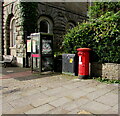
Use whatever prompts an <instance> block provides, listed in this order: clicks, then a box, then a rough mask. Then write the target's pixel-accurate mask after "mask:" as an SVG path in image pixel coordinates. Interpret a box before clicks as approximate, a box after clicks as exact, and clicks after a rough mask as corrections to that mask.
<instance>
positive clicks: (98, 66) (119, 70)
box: [91, 62, 120, 80]
mask: <svg viewBox="0 0 120 116" xmlns="http://www.w3.org/2000/svg"><path fill="white" fill-rule="evenodd" d="M91 76H93V77H103V78H108V79H115V80H119V79H120V64H117V63H104V64H102V63H97V62H93V63H91Z"/></svg>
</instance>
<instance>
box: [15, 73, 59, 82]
mask: <svg viewBox="0 0 120 116" xmlns="http://www.w3.org/2000/svg"><path fill="white" fill-rule="evenodd" d="M60 74H61V73H55V72H43V73H41V74H40V73H36V72H35V73H32V74H31V75H30V76H24V77H16V78H14V79H16V80H19V81H27V80H33V79H40V78H45V77H49V78H50V77H52V76H57V75H60Z"/></svg>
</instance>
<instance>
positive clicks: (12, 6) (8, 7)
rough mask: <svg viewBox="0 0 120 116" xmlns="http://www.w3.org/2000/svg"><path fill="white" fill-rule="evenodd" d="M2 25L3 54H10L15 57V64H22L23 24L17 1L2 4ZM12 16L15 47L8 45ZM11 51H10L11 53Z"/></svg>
mask: <svg viewBox="0 0 120 116" xmlns="http://www.w3.org/2000/svg"><path fill="white" fill-rule="evenodd" d="M3 13H4V14H3V20H4V22H3V27H4V54H5V55H9V54H12V55H14V56H15V57H16V60H17V63H18V64H17V65H20V66H23V58H24V56H25V45H24V42H23V24H22V17H21V11H20V8H19V2H12V3H9V4H4V11H3ZM12 18H14V19H15V20H16V31H17V38H16V47H14V48H12V47H10V21H11V19H12ZM11 52H12V53H11Z"/></svg>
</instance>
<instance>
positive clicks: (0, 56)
mask: <svg viewBox="0 0 120 116" xmlns="http://www.w3.org/2000/svg"><path fill="white" fill-rule="evenodd" d="M1 43H2V2H1V1H0V61H1V60H2V44H1Z"/></svg>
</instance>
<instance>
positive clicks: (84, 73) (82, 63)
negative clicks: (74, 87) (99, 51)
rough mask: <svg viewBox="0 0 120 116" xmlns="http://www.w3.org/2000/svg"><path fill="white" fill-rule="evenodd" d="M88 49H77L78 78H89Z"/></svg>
mask: <svg viewBox="0 0 120 116" xmlns="http://www.w3.org/2000/svg"><path fill="white" fill-rule="evenodd" d="M90 50H91V49H90V48H78V49H77V51H78V56H79V63H78V75H79V77H80V78H88V76H89V53H90Z"/></svg>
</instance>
